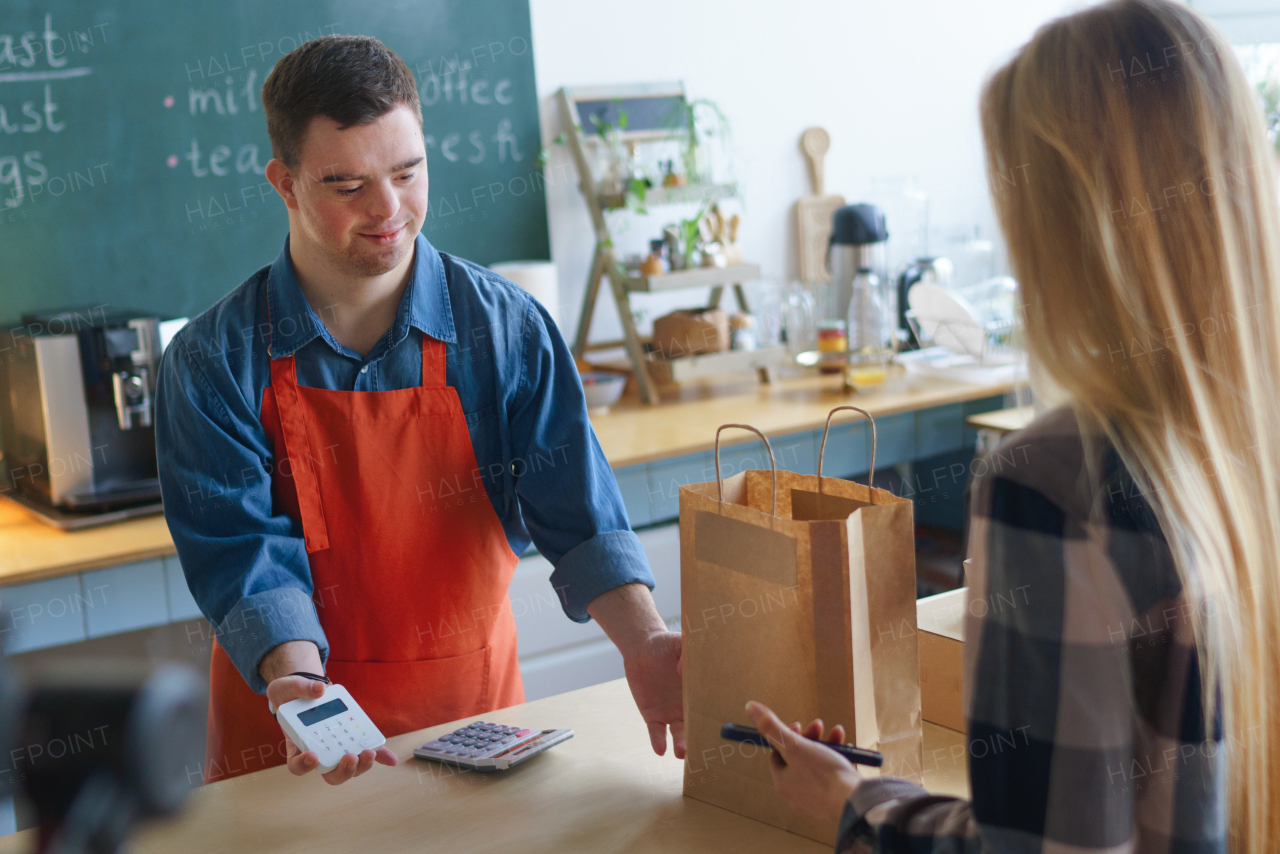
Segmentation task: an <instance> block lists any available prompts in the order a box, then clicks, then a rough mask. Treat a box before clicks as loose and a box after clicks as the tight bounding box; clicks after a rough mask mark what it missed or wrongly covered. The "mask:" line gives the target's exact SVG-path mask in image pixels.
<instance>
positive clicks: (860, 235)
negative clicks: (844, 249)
mask: <svg viewBox="0 0 1280 854" xmlns="http://www.w3.org/2000/svg"><path fill="white" fill-rule="evenodd" d="M888 239H889V231H888V229H886V228H885V224H884V211H882V210H880V209H879V208H878V207H876V206H875V205H866V204H863V205H845V206H844V207H842V208H838V209H837V210H836V212H835V214H834V215H833V216H832V217H831V242H832V243H841V244H845V245H848V244H865V243H879V242H880V241H882V240H888Z"/></svg>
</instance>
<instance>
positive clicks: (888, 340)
mask: <svg viewBox="0 0 1280 854" xmlns="http://www.w3.org/2000/svg"><path fill="white" fill-rule="evenodd" d="M852 291H853V294H852V297H851V299H850V300H849V325H848V330H849V351H850V352H851V353H864V354H868V355H874V354H880V353H883V352H884V351H885V350H889V349H892V347H893V326H892V325H890V324H889V317H888V313H887V311H886V309H887V308H888V305H887V301H886V294H885V293H884V287H883V285H882V282H881V280H880V277H879V276H877V275H876V274H875V273H873V272H872V271H871V268H870V267H860V268H859V269H858V272H857V275H855V276H854V277H853V287H852Z"/></svg>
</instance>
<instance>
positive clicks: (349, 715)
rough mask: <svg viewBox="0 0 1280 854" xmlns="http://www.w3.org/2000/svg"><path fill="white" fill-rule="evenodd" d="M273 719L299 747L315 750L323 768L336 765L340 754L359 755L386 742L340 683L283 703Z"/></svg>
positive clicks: (328, 769) (328, 768)
mask: <svg viewBox="0 0 1280 854" xmlns="http://www.w3.org/2000/svg"><path fill="white" fill-rule="evenodd" d="M276 720H278V721H279V722H280V728H281V729H283V730H284V731H285V735H287V736H289V738H291V739H293V743H294V744H296V745H297V746H298V749H299V750H301V751H302V752H303V753H306V752H307V751H308V750H313V751H315V754H316V756H317V757H318V758H319V760H320V761H319V768H320V770H321V771H322V772H324V771H332V770H333V769H334V768H336V767H337V765H338V763H339V762H340V761H341V760H342V756H343V754H346V753H355V754H357V755H359V754H360V752H361V751H364V750H377V749H378V748H379V747H382V746H383V745H384V744H386V743H387V740H386V739H385V738H383V736H382V733H380V732H379V731H378V728H377V727H376V726H374V725H373V721H371V720H369V716H368V715H366V714H365V713H364V709H362V708H360V706H359V705H358V704H357V703H356V701H355V700H353V699H352V698H351V695H350V694H349V693H347V689H346V688H343V687H342V686H341V685H325V686H324V693H323V694H321V695H320V696H319V697H315V698H312V699H309V700H306V699H304V700H290V701H289V702H288V703H282V704H281V705H280V708H279V709H276Z"/></svg>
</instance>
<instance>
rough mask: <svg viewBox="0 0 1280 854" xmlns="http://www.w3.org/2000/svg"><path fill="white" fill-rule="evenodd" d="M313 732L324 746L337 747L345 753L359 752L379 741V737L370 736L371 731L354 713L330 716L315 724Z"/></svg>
mask: <svg viewBox="0 0 1280 854" xmlns="http://www.w3.org/2000/svg"><path fill="white" fill-rule="evenodd" d="M311 732H312V734H314V736H315V737H316V739H317V740H318V741H319V742H320V744H321V746H322V747H325V748H332V747H336V748H337V749H338V750H339V751H341V752H343V753H359V752H360V751H361V750H362V749H364V748H366V747H372V746H373V745H374V744H376V743H377V742H378V739H377V738H371V737H370V734H369V732H368V731H367V730H365V728H364V727H363V726H362V725H361V724H360V721H358V720H356V718H355V716H354V715H341V716H339V717H337V718H330V719H329V720H327V721H325V722H324V723H320V724H316V725H314V726H313V727H312V728H311Z"/></svg>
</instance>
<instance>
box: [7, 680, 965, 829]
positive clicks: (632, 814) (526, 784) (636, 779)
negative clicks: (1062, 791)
mask: <svg viewBox="0 0 1280 854" xmlns="http://www.w3.org/2000/svg"><path fill="white" fill-rule="evenodd" d="M482 719H483V720H488V721H495V722H497V723H504V724H508V725H519V726H528V727H539V728H554V727H571V728H572V729H573V730H574V733H575V735H574V737H573V738H572V739H570V740H569V741H567V742H565V743H563V744H560V745H557V746H556V747H553V748H552V749H551V750H549V751H548V752H547V753H545V754H543V755H542V756H539V757H536V758H534V759H531V760H530V761H529V763H528V764H527V765H524V766H521V767H519V768H516V769H514V770H512V771H509V772H495V773H491V774H481V773H476V772H469V771H460V770H457V769H454V770H449V768H448V766H443V765H438V764H436V763H433V762H425V761H423V760H419V759H415V758H414V757H413V748H414V747H416V746H418V745H420V744H422V743H424V742H426V741H428V740H430V739H431V738H433V737H435V736H438V735H442V734H444V733H446V732H449V731H451V730H454V729H456V728H457V727H458V726H461V725H462V724H463V723H464V722H463V721H457V722H454V723H451V724H445V725H442V726H438V727H432V728H431V729H426V730H421V731H420V732H417V733H411V734H407V735H402V736H398V737H396V738H392V739H389V741H388V746H389V747H390V748H391V749H392V750H393V751H394V752H395V753H396V755H397V756H399V757H401V759H400V765H398V766H397V767H395V768H387V767H384V766H381V765H375V766H374V768H373V769H372V770H370V771H369V772H368V773H367V774H365V775H364V776H362V777H358V778H356V779H355V780H352V781H349V782H347V783H344V784H343V785H341V786H329V785H326V784H325V783H324V781H322V780H320V779H319V778H318V777H317V776H316V775H314V774H312V775H310V776H309V777H305V778H301V779H299V778H295V777H293V776H292V775H290V774H289V771H288V770H287V769H286V768H283V767H279V768H272V769H269V770H266V771H259V772H257V773H255V774H247V775H245V776H242V777H236V778H233V779H231V780H226V781H224V782H221V783H214V784H212V785H210V786H205V787H203V788H202V789H198V790H196V791H195V792H194V793H193V794H192V797H191V803H190V806H189V808H188V810H187V812H186V813H185V814H184V815H183V816H182V817H181V818H180V819H179V820H178V821H176V822H173V823H170V824H167V825H160V826H153V827H151V828H149V829H147V830H146V831H144V832H143V833H141V834H139V835H138V836H137V838H136V839H135V840H134V841H133V844H132V845H131V846H130V848H131V850H133V851H136V852H137V854H152V852H155V854H161V852H163V854H169V852H174V851H181V852H183V854H199V852H227V851H237V852H240V851H245V852H248V851H272V852H281V854H285V852H300V854H327V852H349V851H376V852H379V854H382V852H397V851H413V852H423V851H426V852H435V851H438V852H448V854H457V852H464V851H494V852H497V851H504V852H505V851H519V852H529V854H537V853H538V852H548V854H551V852H554V854H572V852H579V851H581V852H592V854H595V852H599V851H619V852H622V851H625V852H627V854H644V852H663V854H680V852H686V851H688V852H698V854H702V852H707V851H731V852H735V854H770V852H779V854H782V852H788V854H798V852H814V854H818V853H819V852H828V851H830V850H831V849H830V848H829V847H827V846H825V845H820V844H819V843H817V842H815V841H813V840H811V839H806V838H804V837H801V836H796V835H795V834H791V833H788V832H786V831H784V830H780V829H778V828H775V827H770V826H768V825H765V824H761V823H760V822H757V821H754V820H752V819H748V818H743V817H742V816H739V815H736V814H735V813H731V812H728V811H726V810H723V809H720V808H718V807H713V806H710V805H709V804H704V803H702V802H701V801H695V800H693V799H691V798H686V797H683V795H682V794H681V788H682V785H683V763H682V762H680V761H678V760H676V759H675V758H673V757H672V756H671V753H670V750H668V753H667V755H666V756H656V755H654V753H653V750H652V748H651V747H650V746H649V738H648V735H647V733H646V731H645V726H644V723H643V721H642V720H641V719H640V716H639V714H638V713H637V712H636V708H635V704H634V703H633V702H632V700H631V693H630V691H629V689H628V688H627V684H626V680H623V679H618V680H616V681H613V682H605V683H603V684H600V685H594V686H592V687H590V688H583V689H581V690H578V691H572V692H569V693H566V694H560V695H558V696H554V697H547V698H546V699H543V700H537V701H535V702H532V703H527V704H525V705H523V706H514V707H512V708H509V709H503V710H501V711H497V712H490V713H489V714H486V715H484V716H483V718H482ZM963 745H964V735H963V734H962V733H958V732H953V731H951V730H946V729H943V728H941V727H936V726H934V725H932V724H928V723H926V724H925V751H924V752H925V785H926V786H927V787H928V788H929V789H930V790H931V791H935V792H939V793H945V794H954V795H959V796H962V797H967V796H968V794H967V793H968V774H967V769H966V767H965V764H964V753H965V751H964V746H963ZM957 757H958V758H957ZM33 842H34V831H24V832H22V833H18V834H14V835H12V836H7V837H3V838H0V854H17V852H20V851H24V850H27V849H28V847H29V846H31V845H32V844H33Z"/></svg>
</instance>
